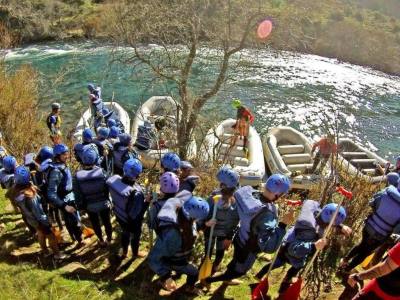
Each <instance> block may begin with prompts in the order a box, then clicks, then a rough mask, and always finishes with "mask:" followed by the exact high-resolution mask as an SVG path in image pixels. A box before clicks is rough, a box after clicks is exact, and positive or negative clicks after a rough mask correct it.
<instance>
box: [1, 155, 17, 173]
mask: <svg viewBox="0 0 400 300" xmlns="http://www.w3.org/2000/svg"><path fill="white" fill-rule="evenodd" d="M16 166H17V160H16V159H15V157H14V156H11V155H7V156H6V157H4V158H3V167H4V169H5V170H6V172H14V169H15V167H16Z"/></svg>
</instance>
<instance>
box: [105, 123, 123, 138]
mask: <svg viewBox="0 0 400 300" xmlns="http://www.w3.org/2000/svg"><path fill="white" fill-rule="evenodd" d="M119 132H120V130H119V128H118V127H117V126H113V127H111V128H110V133H109V134H108V137H109V138H111V139H115V138H117V137H118V135H119Z"/></svg>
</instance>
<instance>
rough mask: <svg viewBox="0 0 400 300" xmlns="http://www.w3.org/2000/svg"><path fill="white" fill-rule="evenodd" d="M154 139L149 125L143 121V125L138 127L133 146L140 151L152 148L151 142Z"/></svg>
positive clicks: (151, 127)
mask: <svg viewBox="0 0 400 300" xmlns="http://www.w3.org/2000/svg"><path fill="white" fill-rule="evenodd" d="M155 139H156V137H155V133H154V129H153V126H152V124H151V123H149V122H146V121H145V122H144V124H143V125H139V127H138V133H137V138H136V142H135V145H136V146H137V147H138V148H139V149H140V150H148V149H150V148H152V141H153V140H155Z"/></svg>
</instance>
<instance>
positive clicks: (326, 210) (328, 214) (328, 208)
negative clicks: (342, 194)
mask: <svg viewBox="0 0 400 300" xmlns="http://www.w3.org/2000/svg"><path fill="white" fill-rule="evenodd" d="M337 207H338V205H337V204H336V203H329V204H327V205H325V206H324V207H323V208H322V210H321V219H322V221H323V222H324V223H329V222H330V221H331V219H332V217H333V215H334V214H335V211H336V209H337ZM346 216H347V215H346V210H345V209H344V207H343V206H341V207H340V208H339V211H338V214H337V216H336V219H335V225H340V224H342V223H343V222H344V220H345V219H346Z"/></svg>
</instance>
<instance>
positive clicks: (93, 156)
mask: <svg viewBox="0 0 400 300" xmlns="http://www.w3.org/2000/svg"><path fill="white" fill-rule="evenodd" d="M98 159H99V154H98V153H97V151H96V149H94V148H93V147H87V148H86V149H84V150H83V153H82V162H83V164H84V165H86V166H91V165H95V164H96V163H97V161H98Z"/></svg>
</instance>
